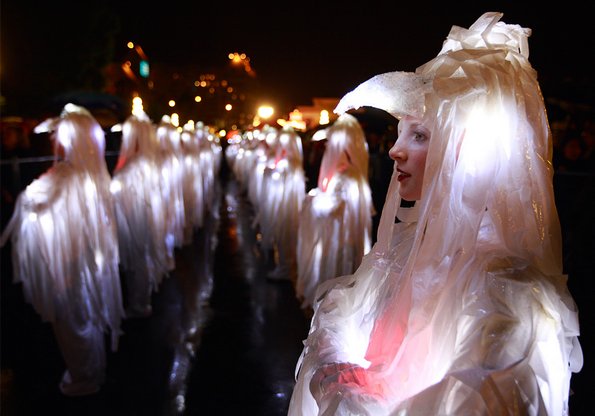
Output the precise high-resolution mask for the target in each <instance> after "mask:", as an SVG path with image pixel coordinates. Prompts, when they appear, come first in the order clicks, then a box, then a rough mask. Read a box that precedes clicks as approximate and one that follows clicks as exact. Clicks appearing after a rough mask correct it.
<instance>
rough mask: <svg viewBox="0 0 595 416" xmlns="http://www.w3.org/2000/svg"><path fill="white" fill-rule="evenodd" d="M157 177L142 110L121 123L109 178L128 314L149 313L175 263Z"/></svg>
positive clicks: (155, 145) (151, 134) (155, 149)
mask: <svg viewBox="0 0 595 416" xmlns="http://www.w3.org/2000/svg"><path fill="white" fill-rule="evenodd" d="M161 182H162V178H161V172H160V159H159V142H158V141H157V136H156V132H155V126H154V125H153V123H152V122H151V120H150V119H149V118H148V117H147V116H146V115H145V114H143V115H139V116H130V117H129V118H128V119H127V120H126V122H125V123H124V125H123V127H122V144H121V147H120V155H119V158H118V163H117V165H116V168H115V170H114V175H113V178H112V182H111V191H112V195H113V198H114V204H115V212H116V219H117V224H118V241H119V247H120V264H121V266H122V270H123V271H124V274H125V276H124V279H123V280H124V282H125V284H126V289H127V290H126V303H127V307H126V315H127V317H134V316H148V315H150V313H151V310H152V308H151V295H152V293H153V292H155V291H157V290H158V289H159V285H160V284H161V281H162V280H163V277H164V276H165V275H166V274H167V273H168V272H169V271H170V270H172V269H173V268H174V258H173V253H172V252H171V251H170V250H168V248H167V242H168V240H170V241H171V240H173V235H172V234H171V232H170V231H169V230H168V229H167V223H166V218H167V215H168V211H167V204H166V200H165V199H164V198H163V195H162V194H161ZM170 246H171V243H170Z"/></svg>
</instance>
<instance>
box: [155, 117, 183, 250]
mask: <svg viewBox="0 0 595 416" xmlns="http://www.w3.org/2000/svg"><path fill="white" fill-rule="evenodd" d="M157 140H158V141H159V146H160V155H159V159H160V165H161V184H162V186H161V193H162V197H163V199H164V200H165V201H166V204H167V212H168V214H167V216H166V217H165V220H166V221H167V229H168V233H169V234H170V235H171V236H173V239H171V241H169V242H168V250H170V251H171V253H172V255H173V250H174V247H182V246H183V245H184V228H185V227H186V211H185V206H184V157H183V154H182V149H181V144H180V140H181V139H180V133H179V132H178V131H177V129H176V127H175V126H174V125H173V124H172V123H171V120H170V119H169V117H168V116H164V117H163V118H162V119H161V122H160V123H159V125H158V126H157Z"/></svg>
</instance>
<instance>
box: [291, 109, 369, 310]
mask: <svg viewBox="0 0 595 416" xmlns="http://www.w3.org/2000/svg"><path fill="white" fill-rule="evenodd" d="M326 136H327V144H326V149H325V152H324V156H323V158H322V162H321V166H320V174H319V176H318V187H317V188H314V189H312V190H311V191H310V192H308V195H307V196H306V199H305V200H304V205H303V207H302V211H301V213H300V222H299V229H298V249H297V256H298V257H297V261H298V263H297V265H298V269H297V270H298V275H297V284H296V295H297V297H298V299H301V300H302V307H304V308H305V307H310V306H312V304H313V302H314V293H315V291H316V287H317V286H318V284H319V283H321V282H323V281H326V280H329V279H331V278H334V277H338V276H343V275H346V274H352V273H353V272H354V271H355V270H356V269H357V268H358V266H359V265H360V263H361V260H362V257H363V256H364V254H366V253H368V252H369V251H370V248H371V244H372V236H371V233H372V215H373V214H374V208H373V205H372V193H371V190H370V185H369V179H368V158H369V156H368V148H367V144H366V138H365V135H364V131H363V129H362V128H361V126H360V124H359V122H358V121H357V119H356V118H355V117H353V116H352V115H350V114H343V115H341V116H340V117H339V118H338V119H337V120H336V121H335V123H334V124H333V125H332V126H331V127H329V128H328V129H327V131H326Z"/></svg>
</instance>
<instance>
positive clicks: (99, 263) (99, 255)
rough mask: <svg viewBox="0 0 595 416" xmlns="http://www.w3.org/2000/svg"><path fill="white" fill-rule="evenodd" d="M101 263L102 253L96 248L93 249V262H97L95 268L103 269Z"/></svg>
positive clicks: (102, 261)
mask: <svg viewBox="0 0 595 416" xmlns="http://www.w3.org/2000/svg"><path fill="white" fill-rule="evenodd" d="M103 263H104V260H103V254H102V253H101V251H99V250H96V251H95V264H97V268H98V269H99V270H101V269H103Z"/></svg>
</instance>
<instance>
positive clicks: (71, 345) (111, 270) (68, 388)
mask: <svg viewBox="0 0 595 416" xmlns="http://www.w3.org/2000/svg"><path fill="white" fill-rule="evenodd" d="M48 122H49V124H48V126H47V127H48V128H49V130H53V131H54V133H53V134H54V139H55V154H56V156H58V155H60V156H62V157H63V160H58V159H56V162H55V163H54V165H53V166H52V167H51V168H50V169H49V170H48V171H47V172H46V173H44V174H43V175H41V176H40V177H39V178H38V179H36V180H34V181H33V182H32V183H31V184H29V185H28V186H27V188H26V189H25V190H24V191H23V192H22V193H21V194H20V195H19V197H18V199H17V203H16V206H15V211H14V214H13V217H12V219H11V221H10V223H9V224H8V226H7V228H6V230H5V231H4V233H3V236H2V243H3V244H4V242H5V241H6V238H8V237H9V235H10V236H11V241H12V255H13V265H14V281H15V282H17V283H21V284H22V287H23V292H24V297H25V300H26V301H27V302H30V303H31V304H32V306H33V308H34V309H35V311H36V312H37V313H39V315H40V316H41V319H42V320H43V321H44V322H50V323H51V324H52V327H53V330H54V334H55V336H56V341H57V344H58V346H59V348H60V351H61V353H62V356H63V358H64V361H65V363H66V368H67V369H66V371H65V372H64V375H63V377H62V381H61V382H60V390H61V391H62V393H64V394H65V395H69V396H79V395H86V394H92V393H95V392H97V391H98V390H99V388H100V386H101V384H102V383H103V382H104V379H105V370H106V351H105V334H106V333H107V332H110V333H111V341H112V342H111V347H112V350H113V351H116V350H117V346H118V339H119V337H120V335H121V330H120V322H121V320H122V318H123V315H124V310H123V306H122V291H121V286H120V275H119V271H118V261H119V256H118V240H117V235H116V220H115V216H114V210H113V201H112V198H111V194H110V190H109V186H110V179H111V178H110V175H109V172H108V170H107V166H106V162H105V159H104V150H105V134H104V132H103V130H102V129H101V126H100V125H99V123H97V121H96V120H95V119H94V118H93V117H92V115H91V114H90V113H89V112H88V111H87V110H86V109H84V108H82V107H78V106H75V105H73V104H67V105H66V106H65V107H64V110H63V112H62V114H61V116H60V117H59V118H56V119H51V120H48Z"/></svg>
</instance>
